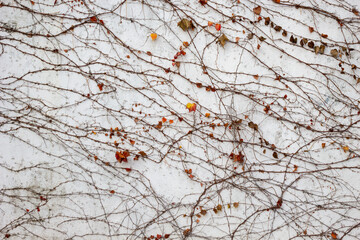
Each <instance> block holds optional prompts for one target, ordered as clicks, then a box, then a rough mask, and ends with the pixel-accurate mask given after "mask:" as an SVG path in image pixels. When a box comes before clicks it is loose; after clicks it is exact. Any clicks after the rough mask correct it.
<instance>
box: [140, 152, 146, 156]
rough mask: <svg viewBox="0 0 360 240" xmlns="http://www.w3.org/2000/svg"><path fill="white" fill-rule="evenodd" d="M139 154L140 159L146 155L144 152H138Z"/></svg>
mask: <svg viewBox="0 0 360 240" xmlns="http://www.w3.org/2000/svg"><path fill="white" fill-rule="evenodd" d="M139 154H140V155H141V156H142V157H146V156H147V155H146V153H145V152H144V151H140V152H139Z"/></svg>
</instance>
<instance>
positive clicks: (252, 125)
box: [248, 122, 259, 131]
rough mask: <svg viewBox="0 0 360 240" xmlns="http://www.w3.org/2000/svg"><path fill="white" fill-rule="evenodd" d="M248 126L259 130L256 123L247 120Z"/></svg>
mask: <svg viewBox="0 0 360 240" xmlns="http://www.w3.org/2000/svg"><path fill="white" fill-rule="evenodd" d="M248 126H249V127H250V128H252V129H254V130H255V131H258V130H259V127H258V125H257V124H256V123H253V122H249V123H248Z"/></svg>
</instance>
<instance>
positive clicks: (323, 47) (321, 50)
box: [320, 45, 325, 54]
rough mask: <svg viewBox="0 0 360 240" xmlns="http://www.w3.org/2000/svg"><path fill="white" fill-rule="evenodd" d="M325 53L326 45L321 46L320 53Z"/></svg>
mask: <svg viewBox="0 0 360 240" xmlns="http://www.w3.org/2000/svg"><path fill="white" fill-rule="evenodd" d="M324 51H325V45H321V46H320V53H321V54H324Z"/></svg>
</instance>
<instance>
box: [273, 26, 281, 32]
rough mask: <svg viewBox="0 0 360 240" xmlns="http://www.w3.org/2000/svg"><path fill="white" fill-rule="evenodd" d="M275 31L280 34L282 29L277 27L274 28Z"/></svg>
mask: <svg viewBox="0 0 360 240" xmlns="http://www.w3.org/2000/svg"><path fill="white" fill-rule="evenodd" d="M274 29H275V31H277V32H280V31H281V29H282V27H281V26H276V27H274Z"/></svg>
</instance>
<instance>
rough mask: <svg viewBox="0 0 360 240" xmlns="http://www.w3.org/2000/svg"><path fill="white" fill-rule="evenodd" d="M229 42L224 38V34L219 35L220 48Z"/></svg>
mask: <svg viewBox="0 0 360 240" xmlns="http://www.w3.org/2000/svg"><path fill="white" fill-rule="evenodd" d="M227 41H229V39H228V38H227V37H226V35H225V34H223V35H221V37H219V43H220V44H221V46H223V47H224V46H225V43H226V42H227Z"/></svg>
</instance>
